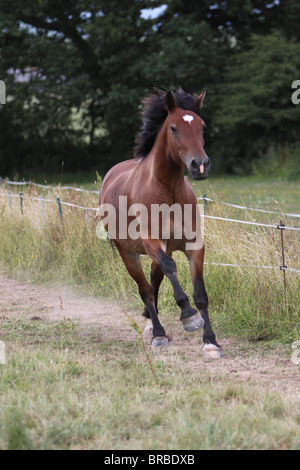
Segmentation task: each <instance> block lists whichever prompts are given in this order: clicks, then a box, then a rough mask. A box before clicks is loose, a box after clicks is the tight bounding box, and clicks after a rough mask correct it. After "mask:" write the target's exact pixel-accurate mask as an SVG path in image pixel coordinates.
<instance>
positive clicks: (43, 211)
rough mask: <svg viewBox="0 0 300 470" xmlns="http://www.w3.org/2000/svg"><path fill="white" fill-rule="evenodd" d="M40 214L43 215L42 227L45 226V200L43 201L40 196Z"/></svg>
mask: <svg viewBox="0 0 300 470" xmlns="http://www.w3.org/2000/svg"><path fill="white" fill-rule="evenodd" d="M42 215H43V225H44V228H45V227H46V220H45V201H44V198H43V196H42Z"/></svg>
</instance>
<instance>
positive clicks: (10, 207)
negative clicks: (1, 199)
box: [7, 190, 12, 217]
mask: <svg viewBox="0 0 300 470" xmlns="http://www.w3.org/2000/svg"><path fill="white" fill-rule="evenodd" d="M7 194H8V205H9V213H10V216H11V217H12V205H11V195H10V191H9V190H8V191H7Z"/></svg>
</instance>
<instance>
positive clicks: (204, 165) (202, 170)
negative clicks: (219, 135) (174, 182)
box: [187, 157, 211, 180]
mask: <svg viewBox="0 0 300 470" xmlns="http://www.w3.org/2000/svg"><path fill="white" fill-rule="evenodd" d="M210 166H211V163H210V159H209V158H208V157H205V158H194V159H193V160H192V161H191V162H190V163H189V164H188V165H187V167H188V170H189V172H190V175H191V177H192V178H193V179H194V180H204V179H206V178H207V177H208V172H209V169H210Z"/></svg>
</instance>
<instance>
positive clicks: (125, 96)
mask: <svg viewBox="0 0 300 470" xmlns="http://www.w3.org/2000/svg"><path fill="white" fill-rule="evenodd" d="M151 12H154V13H155V12H156V14H152V15H151V14H150V13H151ZM299 21H300V4H299V2H298V1H296V0H289V1H283V0H281V1H279V0H275V1H270V0H267V1H265V0H248V1H246V2H242V1H240V0H231V1H228V2H223V1H220V2H218V1H213V0H201V1H199V0H189V1H186V0H166V1H164V2H160V1H156V0H94V1H89V0H78V1H75V0H64V1H59V0H39V1H36V0H27V1H26V2H24V1H22V0H12V1H11V0H10V1H8V0H0V80H2V81H3V82H4V83H5V86H6V93H7V97H6V104H5V105H0V174H2V175H4V176H5V175H7V174H12V173H13V172H19V173H20V172H21V173H22V172H25V171H27V172H28V171H32V170H35V171H39V170H41V171H49V172H53V171H54V172H55V171H59V168H60V167H61V165H62V162H64V168H65V169H68V170H69V171H76V170H92V169H97V170H98V171H105V170H107V169H108V168H109V167H111V166H112V165H113V164H114V163H116V162H118V161H121V160H124V159H126V158H131V157H132V155H133V147H134V140H135V136H136V134H137V132H138V130H139V128H140V126H141V103H142V100H143V98H144V97H145V96H147V95H148V94H149V93H152V92H153V90H154V88H165V89H176V88H177V87H178V86H181V87H182V88H183V89H184V90H185V91H187V92H189V93H192V94H193V93H198V94H199V93H200V92H201V91H202V89H203V88H205V89H206V90H207V94H206V98H205V102H204V107H203V112H202V117H203V119H204V121H205V123H206V126H207V129H206V132H205V141H206V150H207V153H208V155H210V157H211V159H212V163H213V169H214V171H215V172H220V173H249V172H253V171H254V170H255V169H261V170H263V168H264V165H267V164H272V165H273V166H274V165H275V167H276V165H277V169H278V172H279V173H280V168H281V165H284V163H285V162H287V161H288V163H289V161H290V160H291V159H292V161H293V165H292V167H291V169H290V173H291V175H293V176H295V175H297V174H298V175H300V169H299V163H297V162H298V161H299V158H298V157H299V146H298V142H299V141H300V138H299V124H298V123H299V118H300V106H297V105H295V104H294V103H293V102H292V100H291V96H292V93H293V91H294V90H292V88H291V87H292V83H293V82H294V81H295V80H297V79H298V80H300V28H299ZM295 162H296V163H295ZM298 171H299V173H297V172H298Z"/></svg>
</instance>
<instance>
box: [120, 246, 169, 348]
mask: <svg viewBox="0 0 300 470" xmlns="http://www.w3.org/2000/svg"><path fill="white" fill-rule="evenodd" d="M116 246H117V248H118V250H119V252H120V255H121V257H122V259H123V261H124V264H125V266H126V268H127V271H128V272H129V274H130V276H131V277H132V278H133V279H134V280H135V282H136V283H137V285H138V288H139V293H140V296H141V298H142V300H143V302H144V303H145V305H146V309H147V312H148V313H149V317H150V318H151V321H152V328H153V338H152V346H167V345H168V342H169V340H168V338H167V336H166V332H165V330H164V328H163V327H162V325H161V323H160V321H159V319H158V315H157V310H156V307H155V296H154V292H153V287H152V286H151V285H150V284H149V282H148V281H147V279H146V278H145V275H144V271H143V268H142V265H141V260H140V255H139V254H137V253H132V252H127V251H125V250H123V249H122V248H121V247H119V246H118V245H117V244H116Z"/></svg>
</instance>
